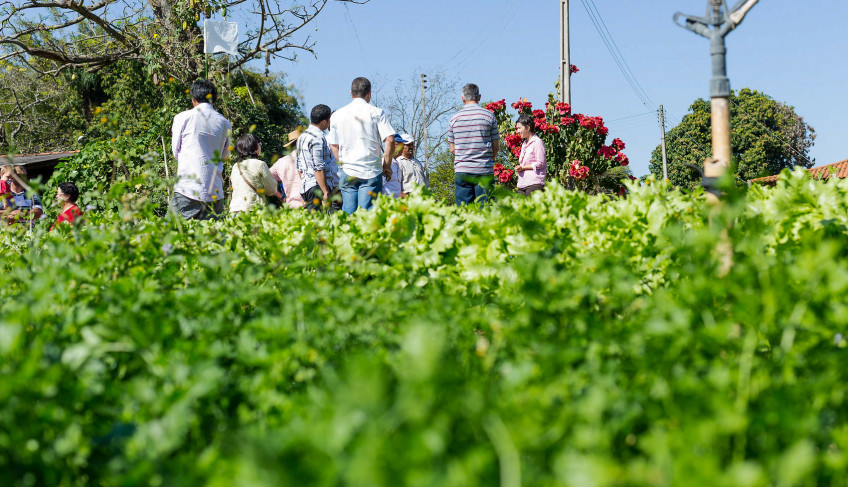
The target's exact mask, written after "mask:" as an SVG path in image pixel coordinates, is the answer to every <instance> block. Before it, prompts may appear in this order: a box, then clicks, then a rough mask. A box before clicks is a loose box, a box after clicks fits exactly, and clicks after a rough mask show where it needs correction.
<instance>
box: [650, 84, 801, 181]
mask: <svg viewBox="0 0 848 487" xmlns="http://www.w3.org/2000/svg"><path fill="white" fill-rule="evenodd" d="M689 111H690V112H689V113H688V114H686V115H685V116H684V117H683V120H682V121H681V122H680V124H679V125H677V126H676V127H674V128H672V129H671V130H670V131H669V132H668V134H666V152H667V159H668V179H669V181H670V182H671V183H672V184H673V185H675V186H678V187H682V188H689V189H693V188H695V187H696V186H698V185H699V184H700V176H699V174H698V173H697V171H695V170H693V169H692V168H691V167H689V166H687V164H691V165H695V166H698V167H701V168H703V166H704V159H706V158H707V157H709V156H710V153H709V151H710V147H711V132H710V101H709V100H705V99H703V98H699V99H697V100H695V102H694V103H693V104H692V106H690V107H689ZM730 125H731V135H730V142H731V145H732V160H731V167H732V170H733V171H734V173H735V174H736V176H737V177H738V178H739V179H742V180H749V179H753V178H757V177H762V176H768V175H772V174H777V173H779V172H780V171H782V170H783V169H786V168H788V169H792V168H794V167H812V166H813V164H814V162H815V160H814V159H811V158H810V157H809V152H810V148H811V147H812V146H813V143H814V141H815V138H816V133H815V130H814V129H813V127H812V126H810V125H809V124H807V123H806V122H805V121H804V118H803V117H801V116H800V115H798V114H797V113H795V109H794V107H792V106H790V105H786V104H784V103H781V102H778V101H775V100H774V99H773V98H772V97H770V96H768V95H766V94H765V93H762V92H759V91H756V90H752V89H750V88H743V89H741V90H739V91H738V92H733V93H731V96H730ZM650 170H651V173H653V174H654V175H655V176H657V177H659V178H661V177H662V173H663V170H662V147H661V146H658V147H657V148H656V149H654V151H653V153H652V154H651V162H650Z"/></svg>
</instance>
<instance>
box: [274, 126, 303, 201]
mask: <svg viewBox="0 0 848 487" xmlns="http://www.w3.org/2000/svg"><path fill="white" fill-rule="evenodd" d="M302 133H303V130H301V129H300V128H298V129H297V130H293V131H291V132H289V141H288V143H286V144H285V145H283V148H284V150H285V151H286V152H287V153H286V155H284V156H283V157H281V158H279V159H277V162H275V163H274V165H273V166H271V176H274V179H276V180H277V182H279V183H280V186H281V191H282V193H283V198H284V201H285V203H286V205H288V207H289V208H302V207H303V206H304V204H305V203H304V201H303V197H302V196H300V183H301V180H300V173H299V172H297V161H296V160H295V156H296V154H295V152H294V151H295V147H296V146H295V144H297V139H299V138H300V135H301V134H302Z"/></svg>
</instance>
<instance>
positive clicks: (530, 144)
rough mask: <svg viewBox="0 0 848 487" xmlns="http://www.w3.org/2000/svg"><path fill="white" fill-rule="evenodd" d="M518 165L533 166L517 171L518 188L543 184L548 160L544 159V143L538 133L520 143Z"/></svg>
mask: <svg viewBox="0 0 848 487" xmlns="http://www.w3.org/2000/svg"><path fill="white" fill-rule="evenodd" d="M518 165H519V166H533V169H528V170H526V171H523V172H520V173H518V185H517V186H518V187H519V188H526V187H527V186H532V185H534V184H545V175H546V174H547V173H548V162H547V160H546V159H545V143H544V142H542V139H540V138H539V136H538V135H534V136H532V137H530V138H529V139H527V140H525V141H524V142H522V143H521V154H520V155H519V156H518Z"/></svg>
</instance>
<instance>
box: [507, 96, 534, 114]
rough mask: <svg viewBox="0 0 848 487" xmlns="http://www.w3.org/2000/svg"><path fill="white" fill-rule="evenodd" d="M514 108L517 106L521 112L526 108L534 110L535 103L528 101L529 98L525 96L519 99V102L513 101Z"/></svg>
mask: <svg viewBox="0 0 848 487" xmlns="http://www.w3.org/2000/svg"><path fill="white" fill-rule="evenodd" d="M512 108H515V109H516V110H518V111H519V112H522V111H524V110H532V109H533V104H532V103H530V102H529V101H527V99H526V98H525V99H523V100H518V101H517V102H515V103H513V104H512Z"/></svg>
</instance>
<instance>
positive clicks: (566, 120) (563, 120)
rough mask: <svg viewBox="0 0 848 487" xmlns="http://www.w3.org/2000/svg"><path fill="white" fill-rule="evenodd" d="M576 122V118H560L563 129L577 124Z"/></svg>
mask: <svg viewBox="0 0 848 487" xmlns="http://www.w3.org/2000/svg"><path fill="white" fill-rule="evenodd" d="M576 121H577V120H575V119H574V118H572V117H562V118H560V119H559V123H560V125H562V126H563V127H568V126H569V125H571V124H573V123H574V122H576Z"/></svg>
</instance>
